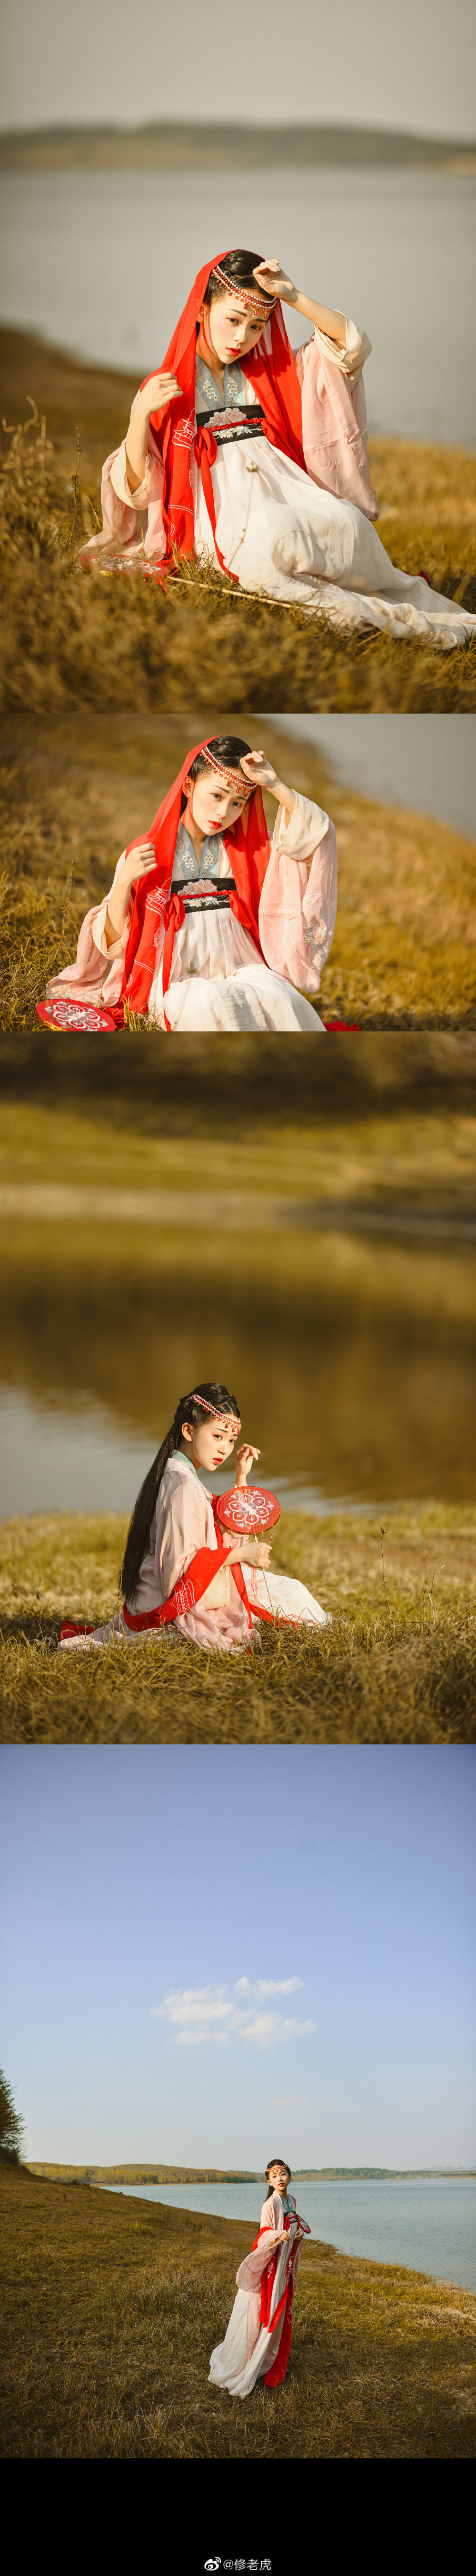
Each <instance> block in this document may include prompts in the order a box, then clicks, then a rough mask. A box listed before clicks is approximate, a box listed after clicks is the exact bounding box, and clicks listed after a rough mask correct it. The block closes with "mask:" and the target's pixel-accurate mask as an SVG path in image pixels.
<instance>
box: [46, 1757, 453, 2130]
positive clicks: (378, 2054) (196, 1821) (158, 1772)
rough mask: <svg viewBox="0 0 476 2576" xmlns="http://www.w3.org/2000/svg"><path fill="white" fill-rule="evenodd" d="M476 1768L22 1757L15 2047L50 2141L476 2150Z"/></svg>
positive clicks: (420, 1760)
mask: <svg viewBox="0 0 476 2576" xmlns="http://www.w3.org/2000/svg"><path fill="white" fill-rule="evenodd" d="M475 1762H476V1757H475V1754H474V1752H473V1751H472V1750H471V1749H470V1748H466V1747H457V1748H455V1749H451V1748H446V1749H441V1750H439V1749H435V1750H433V1749H432V1748H431V1747H419V1746H417V1747H409V1748H407V1747H404V1746H398V1747H395V1748H393V1747H375V1748H374V1747H372V1746H358V1747H355V1748H354V1747H339V1748H334V1747H330V1748H328V1747H326V1746H318V1747H309V1748H308V1747H302V1748H301V1747H291V1746H284V1747H281V1748H280V1749H279V1750H278V1749H276V1748H275V1747H274V1746H273V1744H269V1745H266V1746H263V1747H260V1746H253V1747H252V1748H251V1747H250V1748H235V1747H222V1748H218V1749H213V1748H210V1747H208V1746H203V1747H202V1746H200V1747H198V1748H195V1747H190V1746H185V1747H184V1746H179V1747H178V1748H174V1749H169V1748H167V1747H165V1748H164V1747H163V1746H157V1747H153V1748H152V1749H149V1748H148V1747H145V1746H142V1745H141V1746H137V1747H132V1748H129V1747H122V1746H119V1747H117V1746H116V1747H110V1748H109V1747H107V1748H103V1747H96V1746H93V1747H80V1748H79V1747H78V1748H74V1747H71V1748H69V1747H64V1746H63V1747H59V1748H56V1747H42V1748H38V1747H34V1746H29V1747H28V1749H27V1751H25V1750H16V1749H10V1748H8V1749H5V1750H4V1751H3V1754H2V1756H1V1777H2V1780H3V1801H2V1811H3V1821H2V1828H1V1840H2V1847H3V1857H2V1891H3V1892H2V1914H3V1938H2V1945H1V1946H2V1957H3V1974H4V1988H5V1992H4V2004H3V2014H2V2023H3V2037H2V2057H3V2063H4V2066H5V2068H6V2071H7V2073H8V2076H9V2079H10V2082H11V2083H12V2085H13V2087H14V2091H15V2095H16V2100H17V2104H18V2108H19V2109H21V2110H22V2111H23V2112H24V2113H25V2115H26V2119H27V2153H29V2154H30V2156H32V2157H40V2158H44V2159H45V2160H46V2161H49V2160H54V2159H55V2158H58V2159H60V2160H64V2161H69V2162H78V2163H83V2162H85V2161H90V2162H94V2163H97V2162H102V2161H103V2160H104V2161H106V2162H107V2163H111V2164H112V2163H116V2162H117V2161H119V2160H120V2159H124V2158H128V2159H131V2160H132V2161H134V2162H142V2161H144V2160H145V2159H147V2158H149V2157H151V2158H152V2157H156V2158H157V2159H161V2160H162V2161H164V2162H167V2161H169V2160H171V2159H176V2160H177V2161H178V2162H180V2163H183V2164H186V2163H187V2162H188V2161H189V2160H190V2161H194V2162H197V2163H198V2164H204V2163H207V2162H209V2161H211V2162H213V2163H215V2162H216V2163H218V2164H219V2165H224V2166H227V2165H230V2164H242V2163H243V2164H245V2165H249V2166H251V2167H252V2168H256V2169H257V2170H260V2169H261V2167H263V2168H264V2166H265V2164H266V2162H267V2160H268V2157H269V2156H270V2155H272V2154H274V2153H275V2152H279V2153H282V2154H283V2155H285V2156H286V2158H287V2159H289V2162H290V2163H291V2165H293V2164H295V2165H296V2166H298V2165H301V2166H302V2165H305V2164H306V2163H310V2164H312V2165H321V2164H327V2163H330V2164H347V2163H350V2164H361V2163H366V2162H372V2163H374V2162H376V2163H380V2164H390V2165H401V2164H403V2165H407V2166H408V2165H413V2164H417V2165H418V2164H424V2165H425V2164H430V2165H431V2164H433V2163H435V2164H445V2163H446V2162H448V2163H453V2162H454V2163H456V2164H464V2163H466V2162H471V2163H474V2161H475V2152H474V2151H475V2132H474V2072H473V2070H474V1911H475V1897H474V1867H473V1864H474V1813H473V1810H474V1789H475Z"/></svg>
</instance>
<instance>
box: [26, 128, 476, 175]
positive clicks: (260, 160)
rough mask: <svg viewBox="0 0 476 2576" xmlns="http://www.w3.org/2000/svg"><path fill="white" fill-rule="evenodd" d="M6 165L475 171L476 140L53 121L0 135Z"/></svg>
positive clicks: (363, 131)
mask: <svg viewBox="0 0 476 2576" xmlns="http://www.w3.org/2000/svg"><path fill="white" fill-rule="evenodd" d="M0 163H1V164H2V165H3V168H4V169H10V170H13V169H16V170H17V169H22V168H23V169H29V170H31V169H49V170H52V169H58V170H59V169H73V168H76V169H88V170H90V169H96V170H100V169H102V170H107V169H109V170H111V169H112V170H114V169H116V170H120V169H123V170H127V169H150V170H174V169H175V170H197V169H208V170H212V169H214V170H225V169H226V170H230V169H235V170H244V169H247V170H258V169H259V170H261V169H263V167H265V168H266V169H268V170H271V169H287V170H293V169H300V170H301V169H308V170H319V169H325V168H331V167H332V165H333V164H334V165H339V164H340V165H341V166H342V164H343V165H344V166H345V167H347V168H354V169H358V168H369V167H372V166H373V167H374V168H378V167H380V168H382V167H384V168H386V169H409V170H421V169H423V170H438V169H440V170H441V169H449V170H456V171H457V170H459V169H460V170H461V171H463V172H464V171H465V170H467V169H468V168H469V169H471V168H473V169H476V143H474V142H471V141H470V142H467V143H466V142H464V143H463V142H456V143H455V142H454V141H452V140H448V139H445V138H444V137H443V136H440V137H438V136H435V137H429V136H427V135H421V134H400V133H387V132H386V131H385V129H384V130H381V129H380V127H378V126H360V125H294V126H293V125H237V124H231V125H222V124H218V123H215V124H213V125H201V124H198V123H197V124H196V123H195V121H194V122H193V123H192V122H190V124H188V123H183V124H175V123H173V122H172V120H167V123H165V124H163V125H159V124H155V123H154V124H151V125H138V126H131V127H128V128H125V127H123V126H119V125H51V126H32V127H28V128H27V129H26V130H21V129H20V130H19V131H12V132H10V133H4V134H2V135H0Z"/></svg>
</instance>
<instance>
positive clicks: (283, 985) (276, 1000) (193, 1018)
mask: <svg viewBox="0 0 476 2576" xmlns="http://www.w3.org/2000/svg"><path fill="white" fill-rule="evenodd" d="M260 444H261V441H260ZM179 891H180V889H179V888H177V892H179ZM165 1010H166V1014H167V1019H168V1023H169V1028H170V1029H180V1030H181V1031H183V1030H184V1029H185V1030H192V1029H225V1030H231V1031H233V1030H236V1029H240V1030H242V1029H244V1030H245V1031H246V1030H247V1029H288V1030H291V1031H293V1030H294V1032H296V1031H298V1030H300V1029H305V1030H306V1034H307V1035H309V1033H311V1035H315V1036H318V1035H319V1031H320V1032H321V1035H322V1034H323V1023H322V1020H320V1019H319V1017H318V1013H317V1011H314V1010H313V1008H312V1004H311V1002H308V1001H306V996H305V994H304V993H299V992H297V991H295V989H294V985H293V984H288V982H287V978H286V976H285V975H276V974H275V973H274V972H273V970H272V969H271V967H269V966H265V964H264V960H263V958H262V957H259V956H258V951H257V949H256V948H255V943H254V940H253V939H250V934H249V931H248V930H244V929H243V926H242V923H241V921H237V919H236V915H235V913H234V912H230V910H229V906H228V905H226V906H223V908H222V909H221V910H220V911H219V912H212V911H210V910H209V909H208V905H207V909H206V911H205V910H204V911H203V912H199V911H198V910H197V911H196V912H195V911H193V912H192V911H191V910H189V909H187V911H186V915H185V921H184V922H183V923H182V928H181V930H178V931H177V932H176V936H175V939H174V947H173V957H172V969H171V976H170V983H169V985H168V988H167V992H166V996H165ZM148 1017H149V1019H150V1020H153V1021H154V1022H155V1025H156V1027H157V1028H159V1029H163V1028H165V1018H164V1001H163V993H162V964H160V966H159V968H158V971H157V975H155V976H154V980H153V983H152V985H151V991H150V997H149V1010H148Z"/></svg>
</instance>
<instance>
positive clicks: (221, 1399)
mask: <svg viewBox="0 0 476 2576" xmlns="http://www.w3.org/2000/svg"><path fill="white" fill-rule="evenodd" d="M201 1395H202V1396H204V1397H205V1403H204V1404H200V1402H198V1403H196V1402H195V1397H197V1396H198V1398H200V1396H201ZM210 1405H211V1406H212V1408H213V1411H214V1412H215V1410H216V1412H217V1413H235V1414H238V1415H239V1411H240V1408H239V1404H237V1401H236V1395H229V1393H228V1387H227V1386H216V1385H215V1383H214V1382H213V1381H212V1380H210V1381H208V1379H207V1382H206V1384H205V1383H204V1382H202V1384H201V1385H200V1386H197V1387H194V1389H193V1392H192V1394H191V1395H181V1396H180V1397H179V1402H178V1404H177V1405H176V1409H175V1413H174V1418H173V1422H171V1425H170V1431H166V1434H165V1440H163V1441H162V1446H161V1448H160V1449H158V1450H157V1457H156V1458H154V1459H153V1462H152V1466H151V1467H149V1473H148V1475H147V1476H145V1477H144V1483H143V1485H141V1489H140V1494H138V1496H137V1502H136V1503H134V1510H133V1513H132V1518H131V1520H130V1522H129V1528H128V1532H127V1538H126V1544H125V1549H124V1560H123V1564H122V1565H121V1571H120V1576H119V1582H120V1584H121V1585H122V1597H123V1600H124V1601H132V1600H133V1598H134V1593H135V1590H136V1585H137V1583H138V1581H139V1575H140V1569H141V1565H142V1560H143V1557H144V1556H145V1551H146V1547H147V1541H148V1537H149V1530H150V1524H151V1520H152V1516H153V1512H154V1511H155V1505H156V1502H157V1495H158V1491H159V1485H160V1482H161V1478H162V1476H163V1473H164V1467H166V1466H167V1462H168V1459H169V1458H171V1457H172V1450H173V1449H178V1448H179V1447H180V1441H181V1437H182V1428H183V1424H184V1422H192V1423H194V1424H195V1423H197V1424H198V1423H199V1422H207V1421H208V1422H209V1420H210ZM185 1455H186V1452H185V1451H184V1456H185Z"/></svg>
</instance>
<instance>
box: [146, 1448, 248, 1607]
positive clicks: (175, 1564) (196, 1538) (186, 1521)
mask: <svg viewBox="0 0 476 2576" xmlns="http://www.w3.org/2000/svg"><path fill="white" fill-rule="evenodd" d="M202 1549H207V1550H209V1551H210V1558H211V1563H210V1577H211V1579H210V1582H209V1583H208V1584H207V1586H206V1590H204V1591H203V1592H202V1591H201V1592H200V1602H201V1607H202V1608H205V1607H206V1606H207V1605H208V1608H209V1609H217V1608H219V1607H220V1606H225V1605H226V1603H227V1601H228V1599H229V1585H230V1574H229V1569H228V1567H227V1566H226V1564H220V1563H219V1564H218V1566H217V1572H216V1574H214V1573H213V1555H215V1554H216V1555H217V1557H218V1545H217V1539H216V1533H215V1529H214V1524H213V1514H212V1513H211V1512H210V1508H209V1507H207V1497H206V1495H205V1494H204V1490H203V1486H201V1485H200V1483H199V1480H198V1478H197V1477H195V1476H193V1475H190V1473H189V1472H188V1473H187V1474H186V1475H185V1476H184V1475H183V1474H181V1473H180V1469H179V1473H178V1475H175V1474H174V1472H173V1468H172V1469H171V1470H170V1473H168V1472H167V1468H166V1469H165V1474H164V1476H163V1478H162V1483H161V1485H160V1487H159V1497H158V1503H157V1534H156V1542H155V1568H154V1570H155V1578H156V1583H157V1590H158V1593H159V1597H160V1598H161V1599H162V1601H168V1600H169V1598H170V1594H171V1592H174V1591H175V1586H176V1584H177V1583H180V1582H181V1579H182V1576H183V1575H184V1574H187V1573H188V1569H189V1566H190V1565H192V1563H193V1559H194V1557H195V1556H198V1555H199V1554H200V1553H201V1551H202ZM220 1555H221V1550H220Z"/></svg>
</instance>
